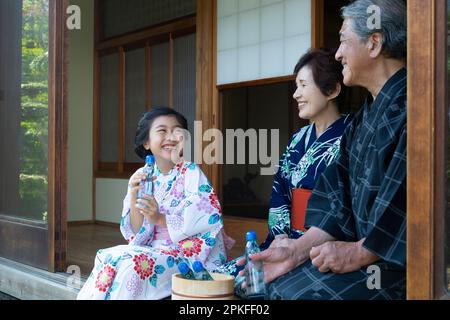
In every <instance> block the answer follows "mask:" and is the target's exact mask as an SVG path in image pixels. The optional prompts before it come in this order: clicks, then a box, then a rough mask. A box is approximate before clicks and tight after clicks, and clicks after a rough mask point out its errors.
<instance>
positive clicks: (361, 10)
mask: <svg viewBox="0 0 450 320" xmlns="http://www.w3.org/2000/svg"><path fill="white" fill-rule="evenodd" d="M371 6H377V7H378V8H379V13H380V18H381V19H380V20H381V21H380V23H379V24H378V26H377V27H379V28H376V27H373V26H370V25H369V23H368V21H369V20H370V19H371V17H372V16H373V11H371V10H368V9H369V7H371ZM371 8H373V7H371ZM341 15H342V18H343V19H348V20H351V21H350V22H351V26H352V30H353V31H354V32H355V33H356V34H357V35H358V37H359V39H360V40H361V41H363V42H367V41H368V39H369V37H370V36H371V35H372V34H374V33H381V35H382V37H383V54H384V56H386V57H389V58H394V59H406V34H407V33H406V26H407V14H406V0H356V1H354V2H352V3H350V4H349V5H347V6H345V7H343V8H342V9H341Z"/></svg>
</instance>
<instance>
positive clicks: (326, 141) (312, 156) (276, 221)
mask: <svg viewBox="0 0 450 320" xmlns="http://www.w3.org/2000/svg"><path fill="white" fill-rule="evenodd" d="M352 118H353V115H342V116H341V117H339V118H338V119H337V120H336V121H335V122H334V123H332V124H331V125H330V126H329V127H328V128H327V129H326V130H325V131H324V132H323V133H322V134H321V135H320V136H319V137H317V136H316V127H315V125H314V124H310V125H307V126H305V127H303V128H301V129H299V130H298V131H297V132H295V133H294V134H293V135H292V137H291V138H290V139H289V142H288V145H287V148H286V151H285V152H284V153H283V155H282V156H281V158H280V161H279V165H278V168H277V172H276V173H275V176H274V180H273V187H272V196H271V200H270V209H269V217H268V227H269V228H268V229H269V230H268V231H269V232H268V235H267V237H266V238H265V240H264V241H263V242H262V244H261V245H260V249H261V250H265V249H267V248H268V247H269V246H270V244H271V243H272V241H273V240H274V239H275V236H277V235H280V234H285V235H287V236H288V237H289V238H291V239H296V238H299V237H300V236H302V235H303V231H301V230H297V229H295V228H294V227H293V226H292V224H291V203H292V189H296V188H303V189H308V190H312V189H313V188H314V185H315V184H316V182H317V180H318V179H319V177H320V175H321V174H322V172H323V171H324V170H325V168H326V167H327V166H328V165H329V164H330V163H332V162H333V161H334V160H335V159H336V157H337V156H338V154H339V145H340V142H341V137H342V134H343V133H344V130H345V128H346V127H347V126H349V125H350V123H351V121H352ZM262 239H264V238H262ZM240 258H241V257H238V258H235V259H234V260H232V261H229V262H227V263H226V264H224V265H222V266H220V267H219V268H217V269H216V270H215V272H220V273H226V274H230V275H233V276H237V275H238V273H239V271H240V270H242V269H243V268H244V267H243V266H237V265H236V261H237V260H238V259H240ZM237 290H239V288H237Z"/></svg>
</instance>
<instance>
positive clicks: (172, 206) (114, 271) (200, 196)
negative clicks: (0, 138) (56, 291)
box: [77, 162, 233, 300]
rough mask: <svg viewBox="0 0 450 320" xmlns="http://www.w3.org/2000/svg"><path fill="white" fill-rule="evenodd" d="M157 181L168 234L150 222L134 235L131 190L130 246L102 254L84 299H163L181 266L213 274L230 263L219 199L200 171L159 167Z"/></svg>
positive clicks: (126, 222)
mask: <svg viewBox="0 0 450 320" xmlns="http://www.w3.org/2000/svg"><path fill="white" fill-rule="evenodd" d="M140 170H142V169H140ZM153 180H154V197H155V199H156V201H157V202H158V205H159V211H160V213H161V214H163V215H165V217H166V224H167V228H163V227H159V226H155V225H152V224H149V223H148V222H147V220H146V219H145V218H144V222H143V225H142V227H141V228H140V230H139V231H138V232H137V234H135V233H134V232H133V230H132V227H131V221H130V215H131V214H130V198H131V194H130V188H128V192H127V195H126V197H125V199H124V201H123V211H122V219H121V223H120V230H121V232H122V235H123V236H124V238H125V239H126V240H127V241H128V245H119V246H116V247H113V248H108V249H103V250H99V251H98V253H97V256H96V258H95V266H94V269H93V271H92V273H91V275H90V276H89V278H88V280H87V281H86V283H85V285H84V286H83V288H82V289H81V291H80V292H79V294H78V297H77V298H78V299H106V300H109V299H162V298H165V297H168V296H170V294H171V278H172V274H173V273H177V272H178V268H177V264H178V263H179V262H180V261H181V260H184V261H188V262H190V263H192V262H193V261H194V260H200V261H201V262H202V263H203V265H204V266H205V268H206V269H208V270H212V269H215V268H217V267H218V266H220V265H222V264H223V263H224V262H225V261H226V259H227V257H226V248H225V244H226V245H227V246H228V248H229V246H230V245H232V243H233V240H232V239H231V238H229V237H228V236H227V235H226V234H225V233H224V231H223V220H222V216H221V207H220V204H219V201H218V198H217V196H216V194H215V193H214V191H213V189H212V187H211V184H210V183H209V182H208V180H207V178H206V176H205V175H204V174H203V172H202V171H201V170H200V168H199V167H198V166H197V165H196V164H194V163H190V162H181V163H180V164H178V165H176V166H175V167H173V168H172V170H171V171H170V172H169V173H167V174H163V173H161V172H160V171H159V169H158V168H157V167H156V168H155V173H154V177H153Z"/></svg>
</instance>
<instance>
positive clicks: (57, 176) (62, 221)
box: [48, 0, 69, 272]
mask: <svg viewBox="0 0 450 320" xmlns="http://www.w3.org/2000/svg"><path fill="white" fill-rule="evenodd" d="M68 6H69V0H50V12H51V15H50V17H51V18H50V19H51V20H50V25H49V39H52V41H50V47H49V63H48V65H49V80H48V81H49V93H48V97H49V106H48V109H49V114H48V117H49V123H48V128H49V131H48V149H49V150H48V217H49V218H48V252H49V256H48V266H49V267H48V270H49V271H50V272H56V271H65V269H66V253H67V158H68V148H67V147H68V145H67V141H68V125H69V118H68V104H67V73H68V71H67V66H68V60H67V53H68V32H67V28H66V8H67V7H68Z"/></svg>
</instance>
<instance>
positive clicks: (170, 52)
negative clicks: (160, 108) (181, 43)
mask: <svg viewBox="0 0 450 320" xmlns="http://www.w3.org/2000/svg"><path fill="white" fill-rule="evenodd" d="M173 64H174V61H173V38H172V34H169V107H170V108H173Z"/></svg>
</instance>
